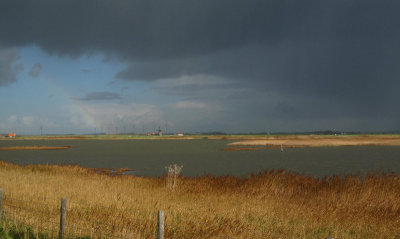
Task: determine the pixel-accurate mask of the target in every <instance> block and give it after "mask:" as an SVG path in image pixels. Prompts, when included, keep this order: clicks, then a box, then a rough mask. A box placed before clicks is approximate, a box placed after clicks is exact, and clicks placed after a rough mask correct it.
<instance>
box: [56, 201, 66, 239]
mask: <svg viewBox="0 0 400 239" xmlns="http://www.w3.org/2000/svg"><path fill="white" fill-rule="evenodd" d="M66 214H67V199H66V198H61V213H60V233H59V236H58V238H59V239H64V238H65V221H66V218H67V217H66V216H67V215H66Z"/></svg>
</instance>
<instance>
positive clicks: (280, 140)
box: [229, 135, 400, 147]
mask: <svg viewBox="0 0 400 239" xmlns="http://www.w3.org/2000/svg"><path fill="white" fill-rule="evenodd" d="M229 145H235V146H237V145H284V146H288V145H290V146H305V147H326V146H361V145H369V146H370V145H389V146H400V136H391V135H355V136H320V135H301V136H293V135H289V136H271V137H266V138H264V139H246V140H243V141H238V142H233V143H230V144H229Z"/></svg>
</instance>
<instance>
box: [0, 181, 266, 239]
mask: <svg viewBox="0 0 400 239" xmlns="http://www.w3.org/2000/svg"><path fill="white" fill-rule="evenodd" d="M63 200H65V202H66V199H63ZM65 209H66V210H65V212H64V215H63V211H62V200H61V201H59V200H54V199H49V198H47V197H38V198H24V199H21V198H17V197H16V196H15V195H8V194H7V193H3V190H2V189H0V217H1V225H2V230H3V232H6V233H9V234H14V237H15V238H40V239H41V238H43V239H50V238H60V239H69V238H74V239H77V238H79V239H89V238H90V239H92V238H93V239H98V238H99V239H100V238H101V239H114V238H122V239H130V238H146V239H149V238H157V239H158V238H199V237H200V236H199V235H201V238H226V236H224V235H239V234H241V233H242V232H243V231H244V230H246V237H247V238H267V237H269V236H270V235H269V234H268V230H265V228H264V229H263V228H258V229H256V230H252V229H251V228H244V226H243V225H242V224H241V223H240V222H239V221H237V222H235V221H229V220H228V219H224V218H220V219H218V220H213V221H208V220H207V219H201V218H184V217H183V216H182V215H179V214H174V213H172V212H171V213H170V214H165V215H164V211H158V212H157V210H154V211H152V210H147V211H145V210H143V211H139V210H136V211H134V212H133V213H132V212H131V213H127V211H126V210H127V209H126V208H117V207H116V206H115V205H114V206H113V205H110V206H99V205H87V204H85V203H81V202H75V201H72V200H71V201H68V202H67V203H66V205H65ZM160 213H161V214H162V215H161V214H160ZM63 216H64V221H63V219H62V218H63ZM232 225H233V226H232ZM238 237H239V238H241V237H240V236H238Z"/></svg>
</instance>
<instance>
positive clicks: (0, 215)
mask: <svg viewBox="0 0 400 239" xmlns="http://www.w3.org/2000/svg"><path fill="white" fill-rule="evenodd" d="M2 219H3V189H2V188H0V222H1V220H2Z"/></svg>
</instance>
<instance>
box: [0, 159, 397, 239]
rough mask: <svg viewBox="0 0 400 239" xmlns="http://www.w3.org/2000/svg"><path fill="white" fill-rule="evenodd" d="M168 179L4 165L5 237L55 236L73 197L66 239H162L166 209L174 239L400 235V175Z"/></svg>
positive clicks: (0, 183) (0, 182) (0, 174)
mask: <svg viewBox="0 0 400 239" xmlns="http://www.w3.org/2000/svg"><path fill="white" fill-rule="evenodd" d="M166 179H167V176H164V177H159V178H145V177H132V176H117V177H110V176H108V175H104V174H99V173H97V172H96V171H95V170H91V169H85V168H81V167H78V166H50V165H36V166H18V165H13V164H9V163H5V162H0V187H1V188H3V190H4V201H3V232H4V230H5V231H7V230H8V231H15V230H11V229H12V228H14V229H15V228H20V230H22V231H23V230H26V231H27V232H28V231H29V230H30V231H31V232H33V234H35V233H37V232H39V233H45V232H51V233H49V235H53V236H54V237H57V236H56V235H57V230H58V229H57V226H58V222H59V205H60V199H61V198H62V197H66V198H67V200H68V205H67V227H68V228H67V232H68V233H69V234H70V235H74V236H75V237H79V236H81V237H82V236H87V237H91V238H96V237H98V236H101V237H103V238H107V235H115V236H116V237H120V238H121V237H122V238H127V237H131V238H155V230H156V225H157V220H156V218H157V211H158V210H164V211H165V215H166V220H165V237H166V238H221V237H224V238H325V237H334V238H399V237H400V175H398V174H383V173H377V174H371V175H366V176H365V177H361V176H360V175H348V176H345V177H326V178H320V179H317V178H312V177H307V176H304V175H297V174H293V173H288V172H285V171H270V172H265V173H261V174H257V175H250V176H248V177H246V178H237V177H231V176H225V177H213V176H204V177H196V178H178V182H177V185H176V188H174V189H171V188H168V187H167V180H166ZM5 222H8V223H5ZM18 225H20V226H19V227H18ZM21 228H25V229H21ZM26 228H28V229H29V230H28V229H26ZM35 230H36V232H35ZM36 235H38V234H36ZM50 237H51V236H50ZM110 238H111V237H110Z"/></svg>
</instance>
